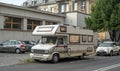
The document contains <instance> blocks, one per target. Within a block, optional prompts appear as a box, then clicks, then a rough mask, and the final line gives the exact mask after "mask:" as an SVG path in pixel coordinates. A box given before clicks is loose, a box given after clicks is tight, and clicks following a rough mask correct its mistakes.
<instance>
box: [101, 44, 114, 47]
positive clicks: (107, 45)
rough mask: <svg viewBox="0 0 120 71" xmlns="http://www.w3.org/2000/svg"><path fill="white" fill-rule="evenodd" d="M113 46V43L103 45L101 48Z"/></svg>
mask: <svg viewBox="0 0 120 71" xmlns="http://www.w3.org/2000/svg"><path fill="white" fill-rule="evenodd" d="M111 46H113V43H101V44H100V45H99V47H111Z"/></svg>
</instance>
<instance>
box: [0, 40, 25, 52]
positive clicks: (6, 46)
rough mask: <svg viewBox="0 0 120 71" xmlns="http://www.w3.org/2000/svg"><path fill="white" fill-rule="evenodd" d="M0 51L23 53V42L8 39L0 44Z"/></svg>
mask: <svg viewBox="0 0 120 71" xmlns="http://www.w3.org/2000/svg"><path fill="white" fill-rule="evenodd" d="M0 51H1V52H15V53H17V54H19V53H25V51H26V48H25V44H24V43H23V42H22V41H19V40H8V41H5V42H3V43H1V44H0Z"/></svg>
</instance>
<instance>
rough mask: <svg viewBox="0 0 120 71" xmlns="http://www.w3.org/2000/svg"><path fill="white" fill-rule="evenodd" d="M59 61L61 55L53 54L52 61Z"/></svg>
mask: <svg viewBox="0 0 120 71" xmlns="http://www.w3.org/2000/svg"><path fill="white" fill-rule="evenodd" d="M58 61H59V56H58V54H54V55H53V58H52V62H53V63H57V62H58Z"/></svg>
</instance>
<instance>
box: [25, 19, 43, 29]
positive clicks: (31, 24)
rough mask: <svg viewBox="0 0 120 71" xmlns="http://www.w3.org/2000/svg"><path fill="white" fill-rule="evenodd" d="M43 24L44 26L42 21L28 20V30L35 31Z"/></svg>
mask: <svg viewBox="0 0 120 71" xmlns="http://www.w3.org/2000/svg"><path fill="white" fill-rule="evenodd" d="M41 24H42V21H39V20H32V19H28V20H27V29H28V30H34V29H35V27H36V26H38V25H41Z"/></svg>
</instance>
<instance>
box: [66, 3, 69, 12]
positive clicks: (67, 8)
mask: <svg viewBox="0 0 120 71" xmlns="http://www.w3.org/2000/svg"><path fill="white" fill-rule="evenodd" d="M66 12H69V4H66Z"/></svg>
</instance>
